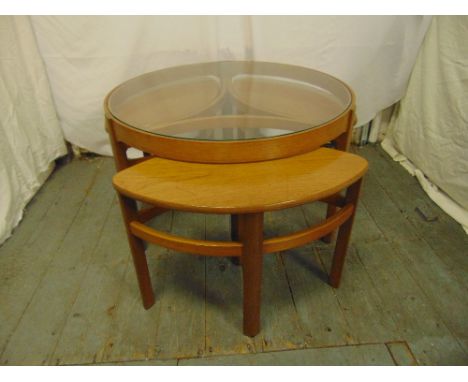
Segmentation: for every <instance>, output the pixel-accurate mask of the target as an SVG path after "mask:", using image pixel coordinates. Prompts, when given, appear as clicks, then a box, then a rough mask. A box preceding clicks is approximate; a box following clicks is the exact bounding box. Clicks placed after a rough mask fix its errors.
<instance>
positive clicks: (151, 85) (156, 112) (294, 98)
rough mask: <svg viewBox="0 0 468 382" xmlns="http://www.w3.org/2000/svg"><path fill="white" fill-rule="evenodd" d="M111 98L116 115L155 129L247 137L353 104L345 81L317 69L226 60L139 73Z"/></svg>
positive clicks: (311, 121) (297, 127)
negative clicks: (143, 73) (139, 74)
mask: <svg viewBox="0 0 468 382" xmlns="http://www.w3.org/2000/svg"><path fill="white" fill-rule="evenodd" d="M108 102H109V103H108V106H109V110H110V112H111V113H112V114H113V115H114V117H116V118H117V119H119V120H121V121H122V122H124V123H126V124H128V125H130V126H132V127H135V128H137V129H141V130H145V131H147V132H150V133H153V134H159V135H166V136H172V137H179V138H185V139H198V140H241V139H256V138H264V137H272V136H279V135H285V134H290V133H293V132H297V131H302V130H305V129H310V128H313V127H315V126H319V125H321V124H323V123H326V122H328V121H330V120H332V119H334V118H336V117H337V116H338V115H340V114H341V113H343V112H344V111H345V110H346V109H347V108H348V107H349V104H350V102H351V93H350V91H349V89H348V87H347V86H346V85H345V84H344V83H342V82H341V81H339V80H337V79H335V78H334V77H331V76H328V75H326V74H324V73H321V72H317V71H314V70H311V69H305V68H300V67H295V66H289V65H281V64H273V63H261V62H259V63H257V62H241V61H226V62H216V63H205V64H195V65H188V66H181V67H174V68H169V69H165V70H160V71H155V72H152V73H148V74H145V75H142V76H139V77H136V78H134V79H132V80H129V81H127V82H125V83H124V84H122V85H121V86H119V87H118V88H116V89H115V90H114V91H113V92H112V93H111V95H110V97H109V101H108Z"/></svg>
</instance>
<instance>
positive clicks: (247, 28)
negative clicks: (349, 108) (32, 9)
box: [0, 16, 430, 243]
mask: <svg viewBox="0 0 468 382" xmlns="http://www.w3.org/2000/svg"><path fill="white" fill-rule="evenodd" d="M429 21H430V17H427V16H424V17H422V16H360V17H357V16H320V17H319V16H271V17H270V16H254V17H250V16H33V17H27V16H2V17H0V73H1V76H0V97H1V102H0V123H1V125H0V127H1V128H0V219H1V220H0V243H2V242H3V241H4V240H5V239H6V238H7V237H8V236H9V235H10V234H11V231H12V229H13V228H14V226H15V225H16V224H17V223H18V222H19V220H20V219H21V216H22V210H23V208H24V206H25V205H26V203H27V202H28V200H30V198H31V197H32V196H33V195H34V193H35V192H36V191H37V190H38V188H39V187H40V185H41V184H42V183H43V182H44V180H45V179H46V177H47V175H48V174H49V172H50V164H51V162H52V161H53V160H54V159H55V158H56V157H58V156H60V155H63V154H65V152H66V151H65V145H64V141H63V136H65V138H66V139H67V140H68V141H70V142H71V143H73V144H75V145H77V146H80V147H83V148H86V149H88V150H90V151H93V152H97V153H100V154H104V155H110V154H111V150H110V146H109V144H108V137H107V135H106V133H105V130H104V128H103V111H102V102H103V99H104V97H105V95H106V94H107V93H108V92H109V91H110V90H111V89H112V88H113V87H114V86H116V85H118V84H119V83H120V82H122V81H124V80H126V79H129V78H131V77H133V76H136V75H139V74H142V73H144V72H149V71H153V70H156V69H159V68H164V67H168V66H172V65H180V64H186V63H194V62H201V61H214V60H229V59H255V60H263V61H277V62H282V63H290V64H297V65H303V66H307V67H311V68H315V69H318V70H322V71H325V72H328V73H330V74H332V75H335V76H337V77H339V78H341V79H343V80H344V81H346V82H348V83H349V84H350V85H351V86H352V87H353V88H354V90H355V92H356V95H357V107H358V118H359V123H361V124H363V123H366V122H367V121H369V120H370V119H372V118H373V117H374V116H375V115H376V113H378V112H379V111H380V110H382V109H384V108H386V107H387V106H389V105H391V104H393V103H394V102H396V101H397V100H399V99H400V98H401V97H402V96H403V94H404V92H405V89H406V84H407V80H408V78H409V75H410V72H411V70H412V67H413V64H414V61H415V58H416V54H417V51H418V49H419V46H420V44H421V42H422V40H423V37H424V34H425V32H426V29H427V26H428V24H429ZM44 64H45V65H44ZM57 116H58V119H57Z"/></svg>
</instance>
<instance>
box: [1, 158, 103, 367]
mask: <svg viewBox="0 0 468 382" xmlns="http://www.w3.org/2000/svg"><path fill="white" fill-rule="evenodd" d="M100 164H101V160H97V161H95V162H92V163H89V162H85V161H74V162H73V163H71V164H69V165H67V166H66V167H64V168H62V169H60V170H59V173H58V174H54V175H53V179H52V180H51V181H52V182H55V181H56V179H57V178H60V179H61V178H62V174H63V176H65V175H66V179H65V180H64V185H63V187H59V193H58V194H57V193H54V195H53V196H54V199H55V200H54V202H53V204H52V205H48V204H47V205H46V206H45V207H46V208H47V211H46V213H45V214H44V215H41V214H39V216H35V215H34V214H33V213H31V219H30V218H29V214H28V213H27V214H26V216H25V219H24V220H23V222H22V223H21V225H23V223H24V224H26V223H27V225H29V224H32V225H33V226H35V228H36V231H35V233H34V234H33V235H31V236H30V237H29V236H28V237H29V240H25V242H24V245H23V246H20V247H19V249H18V250H16V251H15V250H10V249H9V245H10V243H9V241H8V242H7V243H6V244H5V245H4V246H2V248H1V249H0V251H1V256H0V258H1V262H2V267H0V271H1V272H2V276H6V277H8V281H6V280H5V281H4V282H2V284H1V286H0V298H1V303H0V310H1V312H2V313H1V316H2V325H0V339H1V348H0V350H1V355H0V362H2V363H9V362H10V361H11V362H13V363H21V362H22V361H25V362H27V363H28V362H31V363H32V362H33V361H34V363H42V361H43V359H42V358H41V359H37V358H34V357H35V349H34V342H35V341H39V342H40V341H42V340H43V341H44V343H45V344H48V343H50V341H51V340H53V338H51V337H50V336H52V337H54V336H55V334H56V333H55V332H54V334H52V332H53V330H51V331H49V333H44V337H45V338H38V337H39V335H40V331H39V330H38V331H37V332H36V327H37V326H36V322H37V321H39V320H43V322H44V321H47V319H46V318H45V317H44V318H43V313H44V311H42V308H47V305H46V306H45V307H42V308H41V307H40V306H39V307H38V311H36V314H34V315H33V316H32V317H31V320H32V321H33V322H32V323H31V324H30V326H29V327H28V325H25V326H23V325H24V324H23V323H24V322H25V321H24V315H25V313H26V312H27V311H28V310H30V309H31V307H32V306H34V305H35V304H36V301H38V300H37V296H38V292H39V289H40V286H41V285H44V286H45V285H49V286H51V287H55V289H56V290H57V291H59V290H60V288H61V286H60V284H59V285H56V286H54V285H52V284H51V283H50V279H48V278H46V277H45V275H46V274H47V272H48V270H49V268H50V266H51V263H52V261H53V260H54V258H55V256H56V255H58V254H59V249H60V247H61V244H62V243H63V241H64V239H65V237H66V236H67V234H68V233H69V232H70V230H71V226H72V225H73V224H74V222H75V221H76V217H77V214H78V212H79V210H80V208H81V207H82V204H83V203H84V199H85V198H86V197H87V196H88V195H89V192H90V190H91V188H92V187H93V185H94V182H95V181H96V177H97V173H98V167H99V165H100ZM67 171H71V172H67ZM71 174H73V176H70V175H71ZM61 182H62V180H59V183H61ZM41 195H44V196H45V192H41V193H39V194H38V195H37V199H38V198H40V197H41ZM35 203H37V204H39V203H40V202H39V201H36V202H35ZM97 210H98V211H100V207H97ZM21 230H22V227H18V232H21ZM10 240H16V237H12V238H11V239H10ZM12 243H14V241H13V242H12ZM62 282H66V279H62ZM44 310H45V311H47V309H44ZM31 331H32V333H34V335H31ZM30 337H31V340H30ZM39 346H40V345H39ZM10 355H12V358H11V359H10ZM32 358H34V360H33V359H32Z"/></svg>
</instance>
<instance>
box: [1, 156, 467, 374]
mask: <svg viewBox="0 0 468 382" xmlns="http://www.w3.org/2000/svg"><path fill="white" fill-rule="evenodd" d="M357 153H358V154H361V155H363V156H365V157H366V158H368V160H369V161H370V172H369V174H368V176H367V177H366V179H365V182H364V185H363V194H362V199H361V205H360V207H359V209H358V211H357V216H356V224H355V227H354V231H353V235H352V239H351V246H350V250H349V253H348V257H347V259H346V264H345V269H344V274H343V279H342V284H341V286H340V288H339V289H334V288H332V287H330V286H329V285H328V284H327V275H326V272H327V271H328V269H329V267H330V262H331V258H332V250H333V246H332V245H328V244H324V243H322V242H320V241H317V242H315V243H312V244H309V245H306V246H304V247H301V248H297V249H293V250H289V251H284V252H282V253H276V254H271V255H266V256H265V261H264V269H263V272H264V278H263V289H262V298H263V300H262V315H261V322H262V328H261V332H260V334H259V335H258V336H257V337H255V338H254V339H252V338H249V337H246V336H244V335H243V334H242V273H241V267H239V266H236V265H234V264H233V263H232V262H231V261H230V259H228V258H204V257H198V256H193V255H187V254H181V253H175V252H174V251H168V250H165V249H163V248H160V247H157V246H153V245H150V246H149V247H148V250H147V254H148V262H149V268H150V273H151V276H152V282H153V289H154V291H155V296H156V303H155V305H154V306H153V307H152V308H150V309H149V310H145V309H144V308H143V306H142V304H141V300H140V295H139V291H138V286H137V281H136V277H135V272H134V269H133V264H132V261H131V256H130V252H129V249H128V244H127V241H126V236H125V230H124V227H123V224H122V219H121V216H120V210H119V207H118V204H117V202H116V198H115V193H114V191H113V189H112V185H111V176H112V174H113V172H114V170H113V163H112V160H111V159H109V158H96V159H93V160H74V161H72V162H71V163H70V164H67V165H65V166H63V167H61V168H60V169H59V170H58V171H56V172H55V173H54V174H53V175H52V176H51V178H50V180H49V181H48V182H47V183H46V184H45V185H44V187H43V188H42V189H41V190H40V192H39V193H38V194H37V195H36V196H35V198H34V199H33V201H32V202H31V203H30V205H29V206H28V207H27V209H26V213H25V217H24V219H23V221H22V222H21V224H20V225H19V226H18V227H17V228H16V229H15V232H14V235H13V237H11V238H10V239H9V240H8V241H7V242H6V243H5V244H4V245H2V246H1V247H0V280H1V281H2V283H1V284H0V319H1V325H0V363H1V364H13V365H28V364H31V365H36V364H52V365H55V364H59V365H92V364H97V365H155V366H163V365H176V364H179V365H191V364H193V365H202V364H205V365H210V364H212V365H222V364H227V365H236V364H239V365H250V364H252V365H255V364H257V365H261V364H265V365H299V364H304V365H314V364H320V365H321V364H323V365H325V364H329V365H340V364H343V365H344V364H351V365H360V364H364V365H365V364H382V365H384V364H385V365H387V364H396V365H414V364H423V365H424V364H431V365H449V364H450V365H452V364H458V365H468V355H467V343H468V342H467V338H468V324H467V320H466V319H465V317H468V293H466V292H467V286H468V260H467V259H468V257H467V256H466V254H467V253H466V248H467V243H468V241H467V236H466V235H465V234H464V233H463V232H462V231H461V230H460V227H459V226H458V225H457V224H456V223H455V222H454V221H453V220H452V219H451V218H449V217H447V215H446V214H445V213H444V212H443V211H441V210H440V209H439V208H438V207H437V206H434V205H433V203H432V202H431V201H430V200H429V198H428V197H427V196H426V195H425V194H424V192H423V191H422V190H421V188H420V186H419V185H418V184H417V181H416V180H415V179H414V178H412V177H411V176H410V175H409V174H407V173H406V172H405V171H404V170H402V169H401V168H400V167H399V165H398V164H397V163H395V162H393V161H391V160H389V159H388V157H386V154H385V153H383V152H382V150H381V149H380V148H377V147H366V148H364V149H358V150H357ZM416 208H419V209H420V210H422V211H423V212H424V213H426V214H427V215H428V216H429V215H430V216H429V217H430V218H431V219H429V220H424V216H423V215H421V212H420V211H418V210H416ZM324 212H325V209H324V205H321V204H309V205H305V206H303V207H297V208H292V209H288V210H285V211H280V212H275V213H267V214H266V216H265V217H266V221H265V234H266V236H271V235H274V234H278V233H280V234H281V233H287V232H292V231H295V230H298V229H302V228H304V227H305V226H306V225H311V224H314V223H315V222H317V221H318V220H319V219H321V218H322V217H323V216H324ZM434 217H437V219H435V220H434ZM151 224H152V225H153V226H155V227H156V228H158V229H160V230H163V231H168V232H173V233H176V234H179V235H184V236H188V237H194V238H206V239H210V240H228V239H229V217H228V216H218V215H203V214H187V213H180V212H178V213H172V212H168V213H166V214H163V215H162V216H159V217H157V218H156V219H155V220H154V221H153V222H152V223H151Z"/></svg>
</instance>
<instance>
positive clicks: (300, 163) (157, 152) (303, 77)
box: [104, 62, 367, 336]
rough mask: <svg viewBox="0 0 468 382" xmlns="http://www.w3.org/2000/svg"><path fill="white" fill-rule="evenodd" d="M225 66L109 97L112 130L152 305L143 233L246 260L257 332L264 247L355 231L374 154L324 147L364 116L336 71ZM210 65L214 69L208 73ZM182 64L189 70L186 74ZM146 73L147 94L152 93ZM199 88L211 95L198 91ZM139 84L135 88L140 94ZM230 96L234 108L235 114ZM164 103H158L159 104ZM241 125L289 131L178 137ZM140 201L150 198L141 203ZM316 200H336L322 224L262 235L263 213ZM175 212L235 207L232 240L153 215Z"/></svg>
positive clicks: (152, 79) (341, 139)
mask: <svg viewBox="0 0 468 382" xmlns="http://www.w3.org/2000/svg"><path fill="white" fill-rule="evenodd" d="M221 67H222V68H223V69H222V70H221V72H223V71H225V70H227V72H229V73H221V72H220V68H221ZM221 67H218V66H217V64H216V63H207V64H200V65H198V66H196V65H194V66H190V65H189V66H185V67H180V68H175V69H174V70H171V69H168V70H163V71H160V72H156V73H155V74H148V75H144V76H142V77H139V78H138V79H136V80H135V81H133V80H130V81H129V82H127V83H125V84H122V85H121V86H119V87H118V88H117V89H115V90H114V91H112V92H111V93H110V94H109V95H108V97H107V98H106V100H105V102H104V109H105V115H106V129H107V131H108V133H109V137H110V140H111V144H112V149H113V152H114V160H115V165H116V168H117V170H118V171H119V173H118V174H117V175H116V176H115V177H114V179H113V183H114V187H115V189H116V190H117V191H118V194H119V198H120V201H121V204H122V214H123V217H124V222H125V226H126V228H127V234H128V239H129V243H130V248H131V250H132V254H133V259H134V263H135V269H136V271H137V277H138V281H139V286H140V291H141V295H142V298H143V301H144V306H145V308H148V307H150V306H151V305H152V304H153V303H154V292H153V290H152V287H151V281H150V278H149V271H148V265H147V262H146V254H145V246H144V245H143V243H144V242H151V243H154V244H158V245H161V246H164V247H166V248H170V249H173V250H177V251H184V252H189V253H196V254H202V255H206V256H218V257H219V256H233V257H236V258H239V260H240V261H239V262H240V263H242V267H243V275H244V332H245V334H247V335H249V336H254V335H256V334H257V333H258V331H259V328H260V285H261V264H262V261H263V260H262V259H263V253H269V252H275V251H281V250H286V249H290V248H293V247H296V246H301V245H304V244H306V243H308V242H309V241H311V240H315V239H318V238H321V237H324V240H328V241H330V239H331V237H332V236H333V231H334V230H335V229H336V228H337V227H339V226H346V227H347V230H349V231H350V230H351V226H352V217H353V216H354V212H355V206H356V203H357V200H355V199H353V198H351V197H346V198H342V197H341V196H340V194H339V192H340V191H342V190H343V189H346V188H348V187H349V189H351V190H352V189H354V187H355V186H354V185H355V184H357V183H359V180H360V179H361V178H362V176H363V175H364V173H365V172H366V170H367V162H366V161H365V160H363V159H361V158H359V157H358V156H355V155H352V154H348V153H345V152H340V151H337V150H332V149H326V148H320V147H321V146H323V145H324V144H327V143H330V142H334V143H335V146H336V148H337V149H338V150H342V151H346V150H347V149H348V147H349V142H350V136H351V129H352V126H353V124H354V123H355V122H356V121H355V113H354V108H355V98H354V94H353V92H352V91H351V89H349V87H348V86H347V85H345V84H343V83H341V82H340V81H339V80H336V79H330V78H328V80H327V79H326V78H327V75H325V74H323V73H318V72H315V71H311V70H310V69H306V68H299V67H293V66H288V65H281V64H279V65H278V64H272V63H253V62H234V63H229V64H226V63H223V64H221ZM207 69H208V70H211V71H213V76H205V75H204V74H206V73H204V72H203V71H204V70H207ZM175 73H179V74H180V78H179V76H176V77H177V80H176V81H174V74H175ZM245 73H246V74H245ZM313 73H314V74H313ZM194 75H195V76H194ZM191 77H193V78H191ZM217 78H219V79H221V80H220V81H219V80H217ZM145 79H146V80H147V81H146V80H145ZM314 80H317V81H318V83H317V86H319V87H320V86H321V85H324V84H325V83H327V81H331V82H328V85H327V86H331V88H328V90H327V91H328V92H331V93H333V91H332V90H330V89H334V90H336V91H337V94H334V95H333V97H335V96H336V97H337V98H336V99H332V98H333V97H332V98H330V99H328V98H327V97H328V95H326V94H325V93H326V92H325V93H320V92H318V93H317V92H315V91H312V88H314V86H311V85H313V84H311V83H310V82H311V81H312V82H313V81H314ZM148 81H149V85H148V91H143V92H142V90H145V89H146V82H148ZM216 81H218V82H216ZM142 84H143V87H142ZM156 85H157V86H156ZM187 86H188V88H190V86H192V87H194V88H193V89H192V90H193V91H191V92H188V93H190V94H188V93H187V94H184V92H183V91H181V90H183V89H184V87H185V88H187ZM327 86H325V88H327ZM188 88H187V89H188ZM196 88H200V91H202V93H203V96H202V97H200V98H199V99H196V100H193V94H194V93H196V92H195V89H196ZM204 88H206V91H204V90H203V89H204ZM132 89H133V90H132ZM137 89H138V90H137ZM132 91H136V94H135V96H134V97H133V96H132ZM321 97H322V98H321ZM153 101H154V102H153ZM230 102H233V103H232V104H231V105H230V107H231V110H230V111H227V115H225V113H224V109H225V107H226V106H229V105H228V104H229V103H230ZM154 103H156V104H157V105H156V106H155V107H152V106H151V105H153V104H154ZM233 110H234V112H233ZM230 113H231V114H230ZM238 128H240V129H241V130H242V134H246V132H249V131H250V133H252V134H253V136H255V135H256V134H257V133H256V131H257V130H259V131H261V129H265V131H266V132H268V129H276V130H281V131H282V132H283V135H276V136H272V137H263V138H258V137H257V138H255V139H242V137H241V138H239V139H235V140H203V139H192V138H190V139H188V138H178V137H177V135H178V134H187V133H188V134H192V133H193V132H202V131H210V130H212V131H219V130H223V129H238ZM255 129H256V130H255ZM223 131H230V130H223ZM285 131H286V132H288V133H287V134H285V133H284V132H285ZM197 134H198V133H197ZM197 134H195V135H197ZM242 134H241V135H242ZM260 135H261V134H260ZM243 137H244V138H245V135H243ZM129 148H136V149H139V150H141V151H143V153H144V157H143V158H138V159H130V158H129V157H128V156H127V150H128V149H129ZM135 200H138V201H141V202H145V203H148V204H150V205H151V206H150V207H148V208H145V209H140V210H138V209H137V204H136V203H135V202H134V201H135ZM311 201H325V202H326V203H328V204H329V207H328V212H327V219H326V220H325V222H324V223H322V224H316V225H314V226H312V227H309V228H307V229H304V230H300V231H298V232H295V233H293V234H289V235H284V236H281V237H275V238H272V239H268V240H265V241H264V240H263V233H262V232H261V227H262V226H263V213H264V212H265V211H272V210H281V209H284V208H287V207H294V206H298V205H302V204H304V203H307V202H311ZM169 209H175V210H182V211H191V212H208V213H218V214H219V213H229V214H231V239H232V241H231V242H218V241H207V240H199V239H191V238H186V237H180V236H175V235H172V234H170V233H166V232H161V231H157V230H154V229H153V228H150V227H148V226H146V225H145V224H143V223H145V222H146V221H148V220H150V219H151V218H153V217H155V216H157V215H159V214H161V213H163V212H165V211H166V210H169ZM350 220H351V223H349V221H350ZM347 223H348V224H347ZM343 232H348V231H346V230H344V231H343ZM348 241H349V234H346V233H343V234H342V235H341V236H340V237H339V238H338V241H337V248H339V250H337V252H336V254H335V263H336V264H335V265H334V267H333V270H332V274H333V277H332V279H331V280H333V282H336V280H338V281H339V277H340V275H341V268H340V270H339V272H338V271H337V269H338V268H339V267H340V266H341V267H342V263H343V261H344V254H345V252H346V249H347V246H348Z"/></svg>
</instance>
